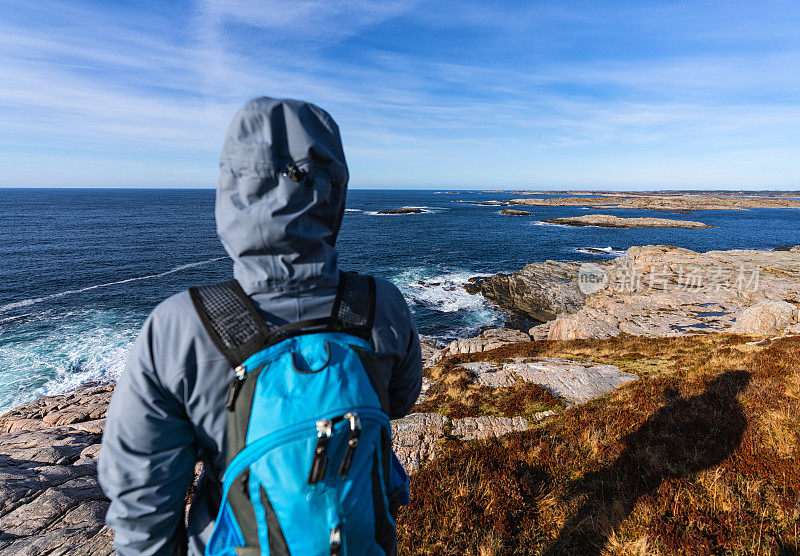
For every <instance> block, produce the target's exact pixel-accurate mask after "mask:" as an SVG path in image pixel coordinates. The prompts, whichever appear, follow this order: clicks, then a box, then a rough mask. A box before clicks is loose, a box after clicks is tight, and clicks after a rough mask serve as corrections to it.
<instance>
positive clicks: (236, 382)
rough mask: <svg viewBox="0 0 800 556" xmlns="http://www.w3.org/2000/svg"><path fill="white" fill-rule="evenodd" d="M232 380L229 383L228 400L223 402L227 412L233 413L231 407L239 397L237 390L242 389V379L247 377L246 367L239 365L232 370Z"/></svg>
mask: <svg viewBox="0 0 800 556" xmlns="http://www.w3.org/2000/svg"><path fill="white" fill-rule="evenodd" d="M233 374H234V379H233V381H231V387H230V389H229V390H228V399H227V401H226V402H225V407H226V408H227V409H228V411H233V407H234V405H235V404H236V397H237V396H238V395H239V390H241V389H242V384H244V379H245V377H246V376H247V367H245V366H244V365H239V366H238V367H236V368H235V369H234V370H233Z"/></svg>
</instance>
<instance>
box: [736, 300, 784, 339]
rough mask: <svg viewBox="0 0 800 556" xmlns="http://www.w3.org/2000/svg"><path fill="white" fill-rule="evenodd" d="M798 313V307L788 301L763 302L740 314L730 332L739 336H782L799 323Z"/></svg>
mask: <svg viewBox="0 0 800 556" xmlns="http://www.w3.org/2000/svg"><path fill="white" fill-rule="evenodd" d="M797 313H798V311H797V306H796V305H792V304H791V303H788V302H786V301H781V300H777V301H776V300H768V301H762V302H761V303H757V304H755V305H753V306H752V307H748V308H747V309H745V310H744V311H742V312H741V313H739V316H738V317H736V322H734V323H733V326H731V328H730V331H731V332H736V333H738V334H780V333H781V332H783V331H784V330H786V329H787V328H789V327H790V326H791V325H793V324H795V323H797Z"/></svg>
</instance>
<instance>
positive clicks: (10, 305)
mask: <svg viewBox="0 0 800 556" xmlns="http://www.w3.org/2000/svg"><path fill="white" fill-rule="evenodd" d="M225 258H226V257H216V258H214V259H207V260H205V261H198V262H196V263H188V264H184V265H180V266H176V267H175V268H171V269H169V270H166V271H164V272H159V273H158V274H148V275H146V276H136V277H134V278H126V279H124V280H117V281H116V282H107V283H105V284H96V285H94V286H87V287H85V288H80V289H77V290H67V291H63V292H58V293H53V294H50V295H45V296H43V297H32V298H30V299H23V300H21V301H14V302H12V303H7V304H5V305H0V313H4V312H6V311H10V310H12V309H20V308H22V307H28V306H30V305H35V304H36V303H41V302H43V301H49V300H51V299H58V298H59V297H64V296H65V295H72V294H76V293H83V292H88V291H90V290H96V289H98V288H107V287H109V286H117V285H119V284H127V283H129V282H138V281H139V280H150V279H153V278H162V277H164V276H168V275H170V274H174V273H176V272H180V271H182V270H186V269H189V268H194V267H196V266H202V265H206V264H209V263H213V262H215V261H221V260H222V259H225Z"/></svg>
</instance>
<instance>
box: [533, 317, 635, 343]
mask: <svg viewBox="0 0 800 556" xmlns="http://www.w3.org/2000/svg"><path fill="white" fill-rule="evenodd" d="M619 334H620V329H619V328H618V327H616V326H614V325H613V324H610V323H608V322H607V321H604V320H601V319H599V318H595V317H593V316H591V315H588V314H585V313H577V314H573V315H561V316H560V317H558V318H556V319H555V320H554V321H553V322H552V323H551V324H550V328H549V330H548V332H547V339H548V340H575V339H579V338H612V337H614V336H619Z"/></svg>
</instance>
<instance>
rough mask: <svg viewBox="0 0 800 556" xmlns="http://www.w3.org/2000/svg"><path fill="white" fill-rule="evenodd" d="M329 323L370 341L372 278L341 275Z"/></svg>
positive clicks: (373, 313) (373, 309)
mask: <svg viewBox="0 0 800 556" xmlns="http://www.w3.org/2000/svg"><path fill="white" fill-rule="evenodd" d="M331 321H332V322H333V323H334V326H335V328H336V329H338V330H341V331H343V332H347V333H349V334H353V335H354V336H358V337H359V338H363V339H364V340H367V341H369V340H370V338H371V337H372V325H373V323H374V321H375V279H374V278H373V277H372V276H367V275H364V274H358V273H356V272H342V273H341V275H340V277H339V291H338V292H337V294H336V300H335V301H334V302H333V311H331Z"/></svg>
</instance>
